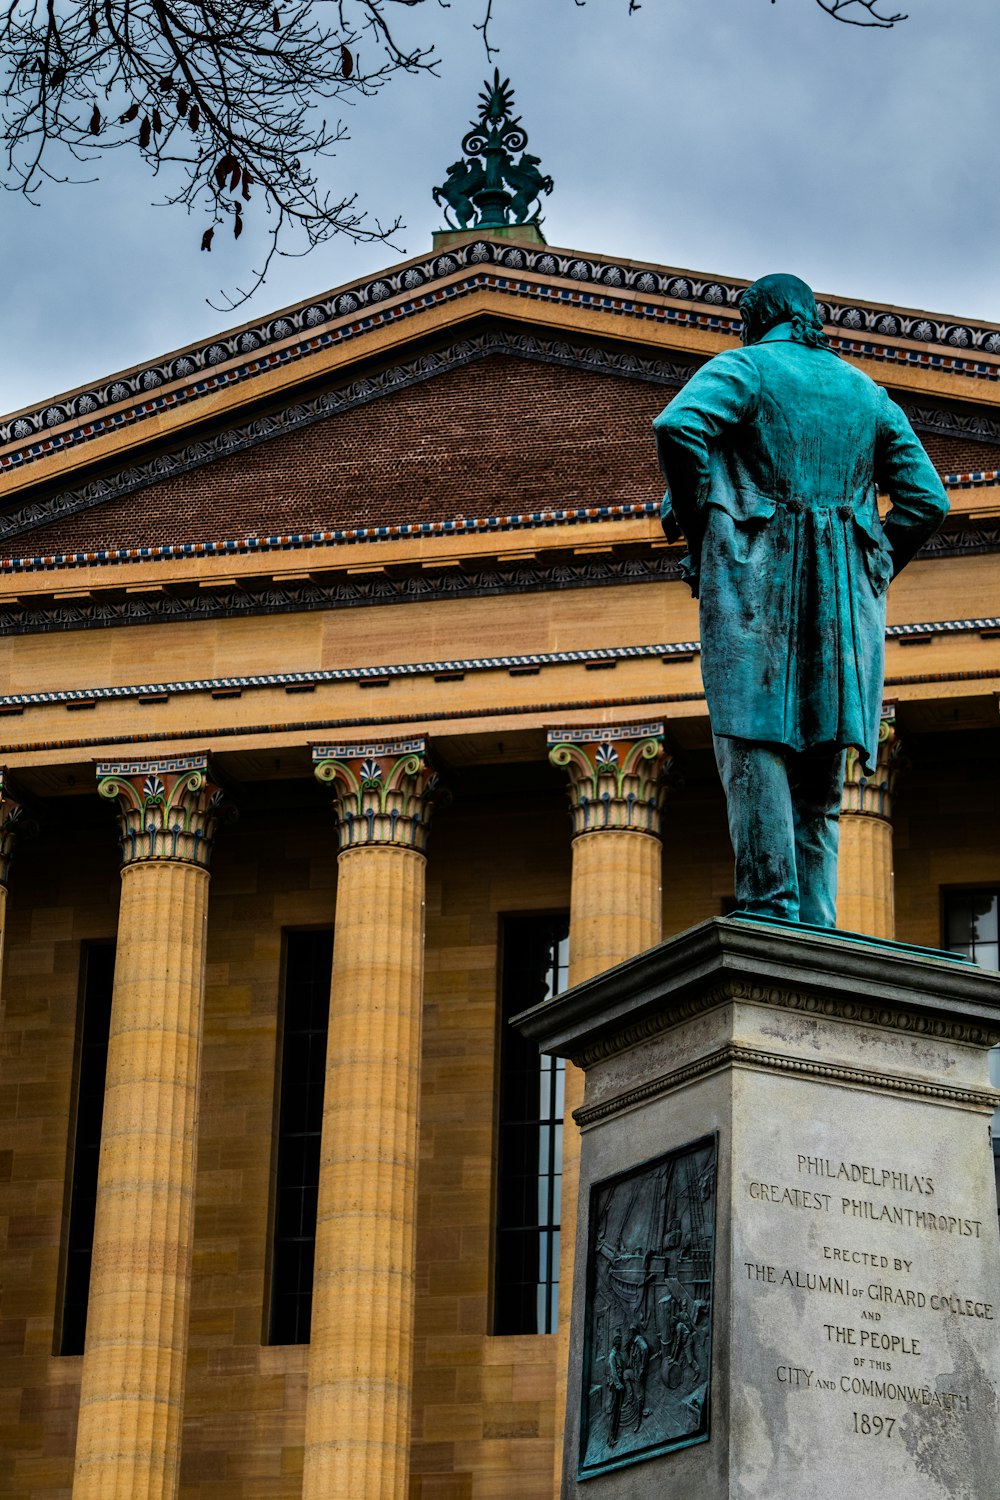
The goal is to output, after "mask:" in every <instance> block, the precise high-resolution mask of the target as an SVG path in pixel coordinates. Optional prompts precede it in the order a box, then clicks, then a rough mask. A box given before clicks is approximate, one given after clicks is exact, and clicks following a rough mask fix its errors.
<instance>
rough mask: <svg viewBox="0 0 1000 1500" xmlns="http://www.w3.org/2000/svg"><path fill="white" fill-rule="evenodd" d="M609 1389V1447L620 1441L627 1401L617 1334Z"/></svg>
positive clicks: (610, 1356) (611, 1353)
mask: <svg viewBox="0 0 1000 1500" xmlns="http://www.w3.org/2000/svg"><path fill="white" fill-rule="evenodd" d="M608 1389H609V1390H610V1392H611V1410H610V1412H609V1414H608V1447H609V1448H613V1447H614V1446H615V1444H616V1443H617V1441H618V1429H619V1427H620V1425H621V1419H622V1402H623V1401H624V1400H625V1362H624V1360H623V1358H622V1336H621V1334H620V1333H616V1334H615V1336H614V1338H613V1339H612V1340H611V1348H610V1349H609V1350H608Z"/></svg>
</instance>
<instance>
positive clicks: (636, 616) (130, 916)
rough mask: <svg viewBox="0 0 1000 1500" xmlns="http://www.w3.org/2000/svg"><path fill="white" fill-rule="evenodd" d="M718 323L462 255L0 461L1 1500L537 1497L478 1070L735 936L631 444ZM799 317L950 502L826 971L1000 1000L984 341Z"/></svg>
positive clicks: (38, 427) (407, 272)
mask: <svg viewBox="0 0 1000 1500" xmlns="http://www.w3.org/2000/svg"><path fill="white" fill-rule="evenodd" d="M743 285H744V283H742V282H738V281H733V280H723V279H720V278H715V277H708V276H703V275H701V274H695V273H691V272H688V271H679V270H674V269H669V268H664V267H662V266H656V265H642V264H637V263H634V262H631V261H627V260H620V259H618V260H613V259H608V258H602V257H599V256H594V255H592V254H589V253H587V252H584V251H580V252H578V251H573V250H561V249H555V248H551V247H550V246H548V245H546V244H545V243H543V242H541V241H540V236H539V235H538V233H537V231H535V230H533V229H531V228H528V229H521V230H518V229H495V230H491V231H490V230H483V229H480V230H478V231H471V232H469V233H466V234H463V233H460V232H456V233H452V234H449V235H441V236H439V237H438V243H437V246H436V247H435V249H434V250H433V251H432V252H430V253H427V254H423V255H420V256H417V257H416V258H414V259H412V260H409V261H406V262H404V263H403V264H399V265H394V266H391V267H390V268H388V269H386V270H384V271H381V272H379V273H377V274H374V275H372V276H371V277H368V278H366V279H364V280H361V281H358V282H356V283H352V284H350V285H347V286H342V287H339V288H337V289H336V290H335V291H332V292H329V293H326V294H324V295H322V296H318V297H316V298H315V299H314V300H312V301H309V302H304V303H302V304H301V305H299V306H296V307H291V308H288V309H286V310H284V311H282V312H280V313H276V314H275V315H274V316H273V317H270V318H268V319H266V320H265V321H263V322H254V323H251V324H248V325H246V326H244V327H241V328H237V329H235V330H234V331H231V332H227V333H223V334H220V335H219V336H218V337H217V338H216V339H214V340H212V341H211V342H210V343H208V344H205V345H199V346H196V347H192V348H188V349H183V350H180V351H178V352H175V353H173V354H171V355H168V356H165V357H164V358H163V359H162V360H159V361H157V362H156V363H155V364H152V365H149V366H144V367H142V368H136V369H133V370H128V371H125V372H123V373H121V374H119V375H116V376H113V377H110V378H105V379H97V380H95V382H94V383H93V384H91V385H88V386H87V387H86V388H84V389H81V390H78V391H74V392H72V393H70V394H68V395H64V396H59V397H56V398H54V399H53V400H52V401H51V402H49V403H48V404H47V405H45V406H44V407H42V408H40V409H39V410H30V411H24V412H20V413H17V414H15V415H13V416H11V417H8V418H7V419H5V420H4V421H3V423H2V425H0V441H2V445H3V446H2V447H0V558H2V560H0V624H2V629H3V632H4V637H5V641H4V650H3V655H2V658H0V662H2V665H0V765H2V766H3V773H2V775H3V780H2V803H0V808H2V815H0V855H2V865H0V920H2V925H3V940H4V949H3V969H2V992H0V1005H2V1017H3V1020H2V1031H0V1213H2V1217H0V1287H2V1302H0V1492H2V1493H4V1494H5V1495H10V1496H15V1497H18V1500H40V1497H43V1496H44V1497H46V1500H53V1497H68V1496H70V1495H72V1496H73V1500H114V1497H121V1500H138V1497H147V1496H148V1497H152V1496H156V1497H167V1496H172V1495H174V1494H179V1495H180V1496H181V1497H183V1500H265V1497H267V1500H278V1497H281V1500H298V1497H300V1496H304V1497H306V1500H320V1497H322V1500H341V1497H343V1500H346V1497H348V1496H350V1497H351V1500H408V1497H409V1500H501V1497H504V1500H506V1497H510V1496H512V1495H516V1496H517V1497H518V1500H552V1496H553V1493H554V1489H553V1487H554V1473H555V1449H556V1446H557V1443H558V1440H559V1432H560V1420H561V1419H560V1411H561V1402H562V1400H563V1393H562V1391H561V1387H560V1373H559V1372H560V1358H559V1351H560V1349H561V1348H563V1347H564V1346H563V1344H562V1339H563V1337H564V1334H561V1333H560V1331H559V1328H560V1317H561V1316H562V1315H564V1314H565V1311H566V1309H565V1307H564V1306H562V1307H560V1304H559V1295H558V1293H559V1284H560V1281H563V1282H565V1279H566V1275H567V1265H566V1260H567V1253H566V1250H565V1245H566V1243H567V1240H568V1239H569V1238H570V1237H569V1235H568V1233H567V1226H570V1225H571V1223H572V1219H573V1212H574V1183H575V1176H574V1171H575V1161H576V1150H577V1139H578V1137H577V1130H576V1127H575V1125H573V1124H572V1121H571V1119H570V1111H571V1110H572V1108H573V1106H574V1103H575V1101H576V1100H577V1099H578V1097H579V1091H578V1079H577V1076H576V1075H575V1073H574V1072H573V1071H572V1070H570V1072H569V1074H568V1075H567V1073H566V1072H565V1071H564V1070H563V1067H562V1065H561V1064H558V1063H555V1062H552V1061H550V1060H548V1059H542V1060H539V1058H538V1057H537V1055H533V1054H532V1053H531V1051H530V1049H528V1048H527V1046H526V1044H525V1043H523V1042H522V1041H521V1040H520V1039H519V1037H518V1036H517V1034H516V1033H514V1032H513V1031H511V1030H510V1028H508V1027H507V1025H506V1021H507V1019H508V1018H509V1017H510V1016H511V1015H513V1014H516V1013H517V1012H518V1011H520V1010H523V1009H525V1008H526V1007H527V1006H528V1005H530V1004H533V1003H535V1002H536V1001H538V1000H539V999H542V998H544V997H545V996H546V995H547V994H554V993H555V992H556V991H557V990H559V989H561V988H563V987H565V985H566V984H567V983H572V982H574V981H576V980H579V979H582V978H584V977H586V976H588V975H591V974H593V973H595V972H598V971H600V970H601V969H603V968H605V967H607V966H609V965H611V964H614V963H615V962H617V961H619V960H621V959H623V958H625V957H627V956H629V955H630V954H632V953H634V952H636V951H639V950H641V949H642V948H644V947H646V946H648V945H650V944H652V943H655V942H656V941H657V940H658V939H659V938H660V937H661V935H664V934H671V933H676V932H678V931H680V930H682V929H684V928H686V927H688V926H690V925H691V924H693V923H695V922H698V921H699V920H701V919H703V918H706V917H709V916H713V915H719V914H722V913H725V911H726V910H727V909H728V908H729V904H730V903H731V900H732V873H731V852H730V849H729V844H728V838H727V833H726V826H725V811H724V805H723V799H722V794H721V790H720V788H719V785H718V778H717V775H716V772H715V768H714V764H713V761H712V755H711V749H710V739H709V726H708V719H707V714H706V709H705V701H704V696H703V692H702V684H701V677H700V672H699V656H698V625H697V611H696V606H695V604H694V603H693V601H692V600H691V598H690V595H689V592H688V590H687V587H686V585H685V584H684V582H683V581H682V579H681V577H680V575H679V571H678V566H677V564H678V549H677V548H675V547H673V546H670V545H668V544H667V543H666V542H665V541H664V539H663V537H662V535H661V533H660V530H659V526H658V522H657V515H658V508H659V500H660V495H661V486H660V480H659V476H658V473H657V469H656V463H655V458H654V452H653V444H652V440H651V431H650V423H651V420H652V418H653V417H654V415H655V414H656V413H657V412H658V411H659V410H660V409H661V408H662V407H663V406H664V404H665V403H666V402H667V401H669V399H670V397H671V395H672V394H673V393H674V392H675V391H676V390H678V389H679V387H680V386H681V385H682V384H683V382H684V381H685V380H686V379H687V378H688V377H689V375H690V374H691V372H692V371H693V370H694V369H696V368H697V367H698V365H699V364H700V363H701V362H703V361H704V360H705V359H707V358H709V357H710V356H711V355H713V354H715V353H716V352H717V351H719V350H721V349H725V348H728V347H731V346H732V345H733V344H734V342H735V341H736V340H737V338H738V326H739V313H738V309H737V306H736V303H737V298H738V296H739V293H740V290H741V288H742V286H743ZM943 300H946V289H945V293H944V296H943ZM822 312H823V315H824V318H825V321H826V323H827V326H828V331H829V335H830V339H831V342H832V345H833V347H834V348H835V349H836V350H837V352H838V353H840V354H841V355H843V356H844V358H846V359H848V360H850V361H851V362H853V363H854V364H856V365H857V366H858V368H860V369H863V370H865V371H867V372H868V373H869V374H870V375H871V376H872V377H873V378H874V379H875V380H877V381H880V382H882V383H883V384H885V385H886V386H887V387H889V389H890V390H891V392H892V394H893V395H894V396H895V397H896V399H897V400H899V401H900V402H901V403H902V404H903V405H904V407H905V408H906V409H907V411H908V412H909V414H910V416H911V419H912V421H913V423H914V425H915V426H916V428H917V430H918V432H919V434H920V436H921V438H922V440H923V441H924V443H925V444H926V447H927V449H928V452H929V453H930V455H931V458H932V459H933V461H934V463H935V464H936V466H937V468H938V469H939V471H940V472H941V474H942V476H943V479H944V482H945V485H946V487H947V490H948V493H949V496H950V499H951V506H952V509H951V515H950V517H949V519H948V521H947V523H946V524H945V526H944V528H943V530H942V531H941V532H940V533H939V534H938V535H937V536H936V537H935V538H934V540H933V542H932V543H931V544H930V545H929V546H928V547H927V548H926V549H925V551H924V552H923V553H922V554H921V555H920V557H919V558H918V559H917V560H916V561H914V562H913V563H912V564H911V565H910V567H909V568H908V569H907V570H906V572H905V573H904V574H903V575H902V577H901V578H900V580H899V582H898V583H897V584H896V585H894V587H893V588H892V590H891V591H890V595H889V621H890V623H889V627H888V640H887V647H886V660H887V681H886V703H885V711H884V725H883V740H882V754H881V756H880V759H879V765H878V771H877V774H876V775H875V776H874V777H873V778H872V779H870V780H863V779H862V778H861V777H860V775H859V773H858V770H857V767H856V766H852V765H849V767H848V777H847V784H846V785H845V788H844V817H843V822H842V826H843V857H842V875H843V879H842V899H841V911H840V921H841V925H842V926H844V927H846V928H849V929H855V930H860V931H862V932H867V933H874V934H880V935H885V936H890V935H893V934H895V935H896V936H897V937H899V938H901V939H905V940H908V941H912V942H916V943H921V944H928V945H936V946H945V947H950V948H960V949H963V950H964V951H967V952H968V953H970V954H971V955H972V956H973V957H975V958H977V959H978V960H979V961H980V962H983V963H986V964H991V965H993V966H997V963H998V956H997V955H998V947H997V942H998V936H997V905H998V893H1000V777H998V769H1000V719H998V703H1000V697H998V695H1000V558H998V552H1000V328H998V327H995V326H987V325H982V324H973V323H967V322H958V321H957V320H956V319H954V318H950V317H948V316H947V315H944V314H931V313H926V314H925V313H922V312H914V311H911V310H908V309H902V308H898V307H888V306H874V305H871V304H861V303H857V302H851V301H847V300H844V299H840V298H838V297H836V296H835V295H829V294H823V295H822ZM564 1118H565V1121H566V1123H565V1126H564V1124H563V1121H564ZM564 1130H565V1135H564V1134H563V1132H564ZM560 1239H562V1246H563V1249H562V1253H560V1248H561V1247H560Z"/></svg>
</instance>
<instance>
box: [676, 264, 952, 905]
mask: <svg viewBox="0 0 1000 1500" xmlns="http://www.w3.org/2000/svg"><path fill="white" fill-rule="evenodd" d="M740 311H741V314H742V318H743V330H742V337H743V343H744V346H745V347H744V348H743V349H740V350H727V351H726V352H725V353H723V354H717V355H716V356H715V358H714V359H710V360H709V361H708V363H707V364H706V365H704V366H703V367H702V368H701V369H700V370H698V371H697V373H696V374H695V375H694V376H693V377H692V379H691V380H690V381H689V382H688V383H687V385H686V386H685V387H684V389H683V390H682V391H681V392H680V394H679V395H677V396H676V397H675V398H674V400H673V401H671V403H670V405H669V406H668V407H667V408H666V410H665V411H663V412H662V413H661V414H660V416H658V417H657V418H656V421H655V422H654V424H653V425H654V429H655V433H656V442H657V449H658V453H659V459H660V466H661V468H662V470H663V474H664V477H665V479H666V482H667V494H666V495H665V497H664V501H663V511H662V516H661V520H662V524H663V529H664V532H665V534H666V535H667V537H668V539H671V540H676V539H678V538H679V537H680V536H681V535H683V536H684V537H685V539H686V540H687V543H688V547H689V549H690V552H689V556H688V557H687V558H686V559H685V560H684V562H683V563H682V568H683V569H684V571H685V573H686V576H687V577H688V580H689V582H690V584H691V588H692V591H693V592H694V594H695V595H696V597H698V598H699V600H700V617H701V662H702V674H703V677H704V681H705V695H706V698H707V700H708V710H709V715H710V718H711V722H712V735H713V741H714V745H715V755H716V760H717V762H718V766H719V772H720V775H721V778H722V783H723V786H724V788H725V792H726V802H727V807H728V813H729V829H730V834H731V837H732V842H733V848H734V850H735V854H736V901H737V906H738V907H739V908H741V909H742V910H744V911H747V912H752V913H755V914H758V915H762V916H772V917H781V918H784V919H786V920H790V921H797V922H806V923H811V924H814V925H817V926H820V927H833V926H835V925H836V891H837V845H838V837H839V824H838V819H839V814H840V801H841V788H842V784H843V776H844V756H845V752H846V751H847V750H848V749H849V748H851V747H853V748H854V749H855V750H857V752H858V754H859V756H861V757H862V761H863V764H864V765H865V767H866V769H871V768H873V767H874V764H875V757H876V754H877V747H878V729H879V718H880V714H881V708H882V686H883V664H884V642H885V594H886V590H887V588H888V586H889V582H890V580H891V579H892V578H894V577H895V576H896V574H897V573H898V572H899V571H900V569H901V568H903V567H904V566H905V565H906V563H907V562H909V560H910V558H911V557H912V556H913V555H914V553H915V552H916V551H917V550H918V549H919V547H920V546H921V545H922V544H923V543H924V542H925V541H926V540H927V538H928V537H929V536H930V535H931V534H932V533H933V532H934V531H935V530H936V529H937V527H938V526H939V525H940V523H941V521H942V519H943V518H944V516H945V514H946V512H947V510H948V500H947V497H946V495H945V492H944V487H943V486H942V484H941V481H940V479H939V478H938V476H937V474H936V472H935V470H934V468H933V466H932V464H931V462H930V459H929V458H928V457H927V454H926V453H925V452H924V449H923V448H922V446H921V444H920V442H919V440H918V439H917V436H916V434H915V433H914V431H913V429H912V427H911V426H910V424H909V422H908V421H907V419H906V417H905V415H904V414H903V412H902V411H901V410H900V408H899V407H898V406H897V405H896V404H895V402H893V401H891V400H890V399H889V397H888V395H887V394H886V392H885V391H884V390H883V389H882V388H881V387H880V386H878V385H876V384H875V383H874V381H871V380H869V379H868V377H867V376H866V375H864V374H862V373H861V371H859V370H856V369H854V368H853V367H852V366H850V365H848V364H847V363H846V362H845V361H844V360H842V359H840V358H839V357H838V356H837V355H836V354H834V353H833V351H832V350H831V349H830V348H829V346H828V342H827V339H826V336H825V334H824V332H823V326H822V323H821V321H820V317H819V313H818V311H817V307H816V300H815V298H814V296H813V293H812V291H811V290H810V288H809V287H808V286H807V285H806V284H805V282H804V281H800V280H799V279H798V277H796V276H787V275H774V276H765V277H763V278H762V279H761V280H760V281H755V282H754V284H753V285H752V286H751V287H749V288H748V289H747V290H746V291H745V292H744V293H743V297H742V299H741V302H740ZM880 490H881V491H883V492H885V493H887V494H888V496H889V499H890V501H891V509H890V510H889V512H888V515H887V516H886V517H885V520H884V521H883V520H882V519H880V515H879V510H878V505H877V500H878V494H879V491H880Z"/></svg>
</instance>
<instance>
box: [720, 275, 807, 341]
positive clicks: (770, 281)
mask: <svg viewBox="0 0 1000 1500" xmlns="http://www.w3.org/2000/svg"><path fill="white" fill-rule="evenodd" d="M740 314H741V316H742V318H743V327H742V329H741V337H742V339H743V342H744V344H757V343H759V342H760V340H761V339H762V338H763V337H764V335H765V333H767V332H768V331H769V330H770V329H772V328H774V327H775V326H776V325H777V324H778V323H791V325H792V333H791V336H792V338H793V339H794V340H795V342H796V343H798V344H808V345H809V347H810V348H811V349H826V348H828V347H829V341H828V339H827V337H826V334H825V333H824V332H823V324H822V322H821V321H820V316H819V312H818V310H817V308H816V298H815V297H814V296H813V292H812V288H811V287H810V286H807V285H806V283H805V282H804V281H802V280H801V279H800V278H799V277H798V276H790V275H788V274H787V273H785V272H777V273H775V274H774V275H772V276H762V277H761V278H760V280H759V281H755V282H754V283H753V285H752V286H748V287H747V289H746V291H745V292H744V293H743V295H742V297H741V298H740Z"/></svg>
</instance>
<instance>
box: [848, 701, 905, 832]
mask: <svg viewBox="0 0 1000 1500" xmlns="http://www.w3.org/2000/svg"><path fill="white" fill-rule="evenodd" d="M899 759H900V741H899V737H898V735H897V734H896V713H895V709H886V710H885V711H884V712H883V716H882V719H881V720H880V722H879V728H878V755H877V758H876V762H875V766H874V769H873V771H872V772H871V774H870V775H866V774H865V772H864V770H863V769H862V765H861V757H860V755H859V754H858V752H857V750H856V749H854V747H853V746H852V747H851V748H850V749H849V750H848V752H847V760H846V763H845V766H844V797H843V802H842V803H841V812H842V813H854V814H856V815H859V816H861V817H868V818H883V819H884V820H885V821H886V822H889V821H890V820H891V818H892V793H893V788H894V787H895V784H896V776H897V774H898V771H899Z"/></svg>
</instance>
